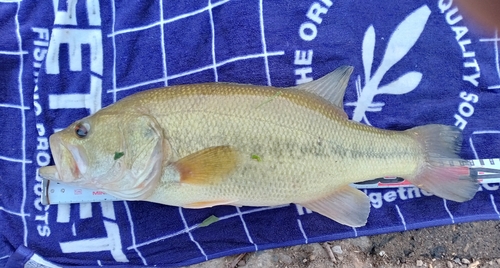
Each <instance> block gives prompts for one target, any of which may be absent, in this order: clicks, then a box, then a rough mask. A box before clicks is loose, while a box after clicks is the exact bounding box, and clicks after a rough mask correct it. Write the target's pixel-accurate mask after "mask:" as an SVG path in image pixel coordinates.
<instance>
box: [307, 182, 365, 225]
mask: <svg viewBox="0 0 500 268" xmlns="http://www.w3.org/2000/svg"><path fill="white" fill-rule="evenodd" d="M300 205H301V206H303V207H306V208H308V209H310V210H312V211H315V212H317V213H319V214H322V215H323V216H326V217H328V218H330V219H332V220H334V221H336V222H339V223H341V224H344V225H347V226H351V227H360V226H364V225H365V224H366V221H367V219H368V214H370V200H369V199H368V196H366V195H365V194H364V193H363V192H361V191H360V190H358V189H355V188H352V187H351V186H344V187H342V188H340V189H338V190H337V191H335V192H334V193H333V194H331V195H329V196H327V197H324V198H321V199H318V200H314V201H311V202H307V203H301V204H300Z"/></svg>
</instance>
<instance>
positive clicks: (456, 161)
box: [405, 125, 478, 202]
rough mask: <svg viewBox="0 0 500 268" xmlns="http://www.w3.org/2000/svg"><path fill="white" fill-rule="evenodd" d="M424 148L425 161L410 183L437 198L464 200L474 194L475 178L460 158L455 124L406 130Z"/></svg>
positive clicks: (459, 136)
mask: <svg viewBox="0 0 500 268" xmlns="http://www.w3.org/2000/svg"><path fill="white" fill-rule="evenodd" d="M406 132H407V133H408V134H409V135H411V136H413V137H414V138H415V139H416V140H417V141H418V142H419V143H420V145H421V146H422V149H423V150H424V151H425V161H424V163H422V164H421V165H420V167H419V168H418V170H417V172H416V174H415V175H414V176H413V177H410V178H405V179H407V180H408V181H410V182H411V183H412V184H414V185H416V186H418V187H420V188H422V189H424V190H426V191H428V192H430V193H433V194H435V195H437V196H439V197H441V198H445V199H449V200H452V201H456V202H464V201H467V200H470V199H472V198H473V197H474V195H475V194H476V192H477V190H478V181H477V180H476V179H474V178H472V177H471V176H470V172H469V165H468V164H465V163H466V162H465V161H463V160H462V159H460V157H459V156H458V155H457V153H458V152H459V151H460V147H461V142H462V133H461V132H460V130H459V129H458V128H456V127H452V126H445V125H426V126H420V127H415V128H412V129H409V130H407V131H406Z"/></svg>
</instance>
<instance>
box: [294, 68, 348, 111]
mask: <svg viewBox="0 0 500 268" xmlns="http://www.w3.org/2000/svg"><path fill="white" fill-rule="evenodd" d="M353 70H354V68H353V67H352V66H341V67H339V68H337V69H335V71H333V72H331V73H329V74H327V75H325V76H323V77H321V78H319V79H317V80H314V81H311V82H308V83H305V84H300V85H298V86H295V87H294V88H296V89H299V90H303V91H307V92H310V93H313V94H315V95H317V96H320V97H322V98H324V99H326V100H328V101H329V102H330V103H332V104H333V105H335V106H337V108H339V109H340V110H342V111H343V110H344V95H345V90H346V88H347V83H348V82H349V78H350V77H351V73H352V71H353Z"/></svg>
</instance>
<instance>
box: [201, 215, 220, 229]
mask: <svg viewBox="0 0 500 268" xmlns="http://www.w3.org/2000/svg"><path fill="white" fill-rule="evenodd" d="M218 221H219V218H217V217H216V216H214V215H212V216H210V217H208V218H206V219H205V220H204V221H203V222H202V223H200V224H199V225H198V226H200V227H207V226H209V225H210V224H212V223H214V222H218Z"/></svg>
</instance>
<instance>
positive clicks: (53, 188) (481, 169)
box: [42, 158, 500, 205]
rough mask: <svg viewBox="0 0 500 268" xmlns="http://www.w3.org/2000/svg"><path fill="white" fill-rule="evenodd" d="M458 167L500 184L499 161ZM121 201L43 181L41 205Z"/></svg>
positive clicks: (386, 184)
mask: <svg viewBox="0 0 500 268" xmlns="http://www.w3.org/2000/svg"><path fill="white" fill-rule="evenodd" d="M457 164H458V165H463V166H464V165H469V166H470V175H471V177H473V178H475V179H477V180H478V181H479V182H480V183H498V182H500V159H499V158H494V159H479V160H467V161H463V162H461V163H457ZM352 186H354V187H356V188H358V189H373V188H392V187H408V186H412V184H411V183H409V182H408V181H405V180H403V179H402V178H396V177H386V178H379V179H375V180H370V181H365V182H361V183H355V184H352ZM118 200H122V199H119V198H116V197H114V196H111V195H109V194H106V193H105V192H103V191H98V190H89V189H85V188H80V187H75V186H72V185H68V184H63V183H59V182H51V181H49V180H43V189H42V204H44V205H49V204H71V203H88V202H102V201H118Z"/></svg>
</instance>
